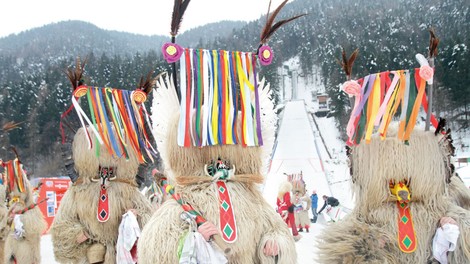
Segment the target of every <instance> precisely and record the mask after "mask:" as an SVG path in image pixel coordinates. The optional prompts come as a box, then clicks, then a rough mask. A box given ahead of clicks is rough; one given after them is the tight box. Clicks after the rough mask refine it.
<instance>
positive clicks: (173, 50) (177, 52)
mask: <svg viewBox="0 0 470 264" xmlns="http://www.w3.org/2000/svg"><path fill="white" fill-rule="evenodd" d="M183 51H184V50H183V48H182V47H181V46H180V45H178V44H175V43H169V42H168V43H165V44H163V47H162V53H163V58H165V60H166V61H167V62H168V63H174V62H177V61H178V60H179V59H180V57H181V55H183Z"/></svg>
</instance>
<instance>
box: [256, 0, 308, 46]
mask: <svg viewBox="0 0 470 264" xmlns="http://www.w3.org/2000/svg"><path fill="white" fill-rule="evenodd" d="M287 1H289V0H284V2H282V3H281V4H280V5H279V6H278V7H277V8H276V9H275V10H274V11H273V13H272V14H271V15H269V8H268V14H267V15H266V25H265V26H264V27H263V30H262V31H261V41H260V42H261V44H265V43H266V42H267V41H268V40H269V38H270V37H271V36H272V35H273V34H274V32H276V30H278V29H279V28H280V27H281V26H283V25H285V24H287V23H289V22H290V21H292V20H295V19H297V18H299V17H303V16H305V15H306V14H301V15H297V16H294V17H291V18H289V19H284V20H281V21H278V22H276V23H275V24H274V25H273V23H274V19H275V18H276V16H277V15H278V14H279V12H280V11H281V9H282V8H283V7H284V6H285V5H286V3H287ZM269 7H271V1H269Z"/></svg>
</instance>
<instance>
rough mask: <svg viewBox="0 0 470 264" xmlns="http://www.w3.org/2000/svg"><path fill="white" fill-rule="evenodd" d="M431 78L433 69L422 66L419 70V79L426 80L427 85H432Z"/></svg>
mask: <svg viewBox="0 0 470 264" xmlns="http://www.w3.org/2000/svg"><path fill="white" fill-rule="evenodd" d="M433 76H434V69H433V68H431V66H429V65H423V66H421V67H420V68H419V77H421V78H423V79H424V80H426V81H427V82H428V84H432V78H433Z"/></svg>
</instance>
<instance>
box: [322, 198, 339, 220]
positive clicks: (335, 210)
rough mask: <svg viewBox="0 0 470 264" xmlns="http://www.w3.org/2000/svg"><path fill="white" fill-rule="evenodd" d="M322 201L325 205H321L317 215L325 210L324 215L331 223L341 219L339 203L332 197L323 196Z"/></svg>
mask: <svg viewBox="0 0 470 264" xmlns="http://www.w3.org/2000/svg"><path fill="white" fill-rule="evenodd" d="M323 200H324V201H325V203H324V204H323V207H322V208H321V209H320V211H319V212H318V214H321V212H322V211H323V210H324V209H325V208H326V214H327V215H328V216H329V217H330V218H331V220H332V221H333V222H336V221H338V220H340V217H341V208H340V207H339V201H338V199H336V198H335V197H333V196H330V197H328V196H326V195H323Z"/></svg>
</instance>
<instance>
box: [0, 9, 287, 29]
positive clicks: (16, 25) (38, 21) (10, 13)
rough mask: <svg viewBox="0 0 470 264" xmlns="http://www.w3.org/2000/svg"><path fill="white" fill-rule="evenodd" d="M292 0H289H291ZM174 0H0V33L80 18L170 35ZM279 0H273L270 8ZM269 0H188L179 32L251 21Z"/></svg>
mask: <svg viewBox="0 0 470 264" xmlns="http://www.w3.org/2000/svg"><path fill="white" fill-rule="evenodd" d="M292 1H294V0H290V2H292ZM173 2H174V1H173V0H131V1H123V0H114V1H109V0H80V1H64V0H9V1H2V4H1V10H2V12H1V15H0V37H4V36H7V35H9V34H12V33H15V34H16V33H20V32H22V31H24V30H28V29H31V28H36V27H41V26H43V25H46V24H50V23H55V22H60V21H65V20H82V21H86V22H90V23H92V24H94V25H96V26H98V27H100V28H103V29H108V30H118V31H125V32H130V33H137V34H144V35H157V34H158V35H169V32H170V20H171V13H172V10H173ZM280 3H282V0H272V4H271V11H272V10H273V9H274V8H276V7H277V6H278V5H279V4H280ZM268 5H269V0H191V2H190V3H189V6H188V9H187V10H186V13H185V16H184V18H183V23H182V25H181V28H180V33H182V32H184V31H185V30H188V29H191V28H194V27H197V26H201V25H204V24H207V23H212V22H217V21H221V20H243V21H252V20H255V19H258V18H259V17H260V16H263V15H265V14H266V12H267V10H268Z"/></svg>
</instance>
